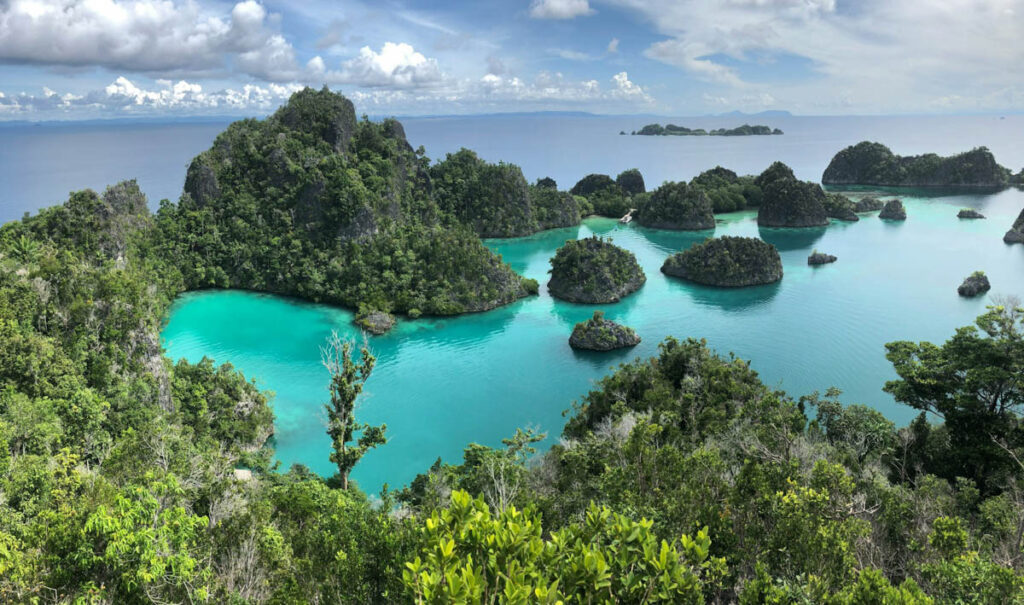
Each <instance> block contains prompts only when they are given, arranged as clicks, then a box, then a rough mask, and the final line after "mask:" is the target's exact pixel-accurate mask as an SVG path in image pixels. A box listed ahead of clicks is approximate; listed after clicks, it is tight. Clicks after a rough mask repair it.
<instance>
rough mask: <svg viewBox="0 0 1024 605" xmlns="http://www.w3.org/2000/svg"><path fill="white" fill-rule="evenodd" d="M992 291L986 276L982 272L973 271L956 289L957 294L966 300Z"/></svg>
mask: <svg viewBox="0 0 1024 605" xmlns="http://www.w3.org/2000/svg"><path fill="white" fill-rule="evenodd" d="M991 289H992V285H991V284H990V283H989V282H988V276H986V275H985V272H984V271H975V272H974V273H972V274H971V275H969V276H967V279H965V280H964V283H962V284H960V287H959V288H957V290H956V291H957V294H959V295H960V296H964V297H967V298H972V297H974V296H978V295H979V294H984V293H985V292H988V291H989V290H991Z"/></svg>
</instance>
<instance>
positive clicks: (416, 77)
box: [310, 42, 444, 88]
mask: <svg viewBox="0 0 1024 605" xmlns="http://www.w3.org/2000/svg"><path fill="white" fill-rule="evenodd" d="M316 59H319V57H316V58H315V59H314V60H313V61H316ZM313 61H311V62H310V63H311V64H312V63H313ZM322 66H323V61H320V62H319V63H318V64H317V65H313V67H314V68H317V67H320V68H322ZM323 79H324V81H325V82H328V83H332V84H334V83H337V84H354V85H356V86H363V87H367V88H421V87H430V86H435V85H437V84H440V83H441V82H442V81H443V80H444V74H443V73H442V71H441V68H440V66H439V65H438V64H437V60H436V59H429V58H427V57H425V56H423V54H421V53H419V52H417V51H416V49H414V48H413V47H412V46H411V45H409V44H406V43H404V42H402V43H397V44H396V43H394V42H385V43H384V46H382V47H381V49H380V52H376V51H374V50H373V49H372V48H370V47H369V46H364V47H363V48H361V49H360V50H359V55H358V56H356V57H354V58H352V59H349V60H348V61H345V62H344V63H342V64H341V70H340V71H330V72H326V73H324V74H323Z"/></svg>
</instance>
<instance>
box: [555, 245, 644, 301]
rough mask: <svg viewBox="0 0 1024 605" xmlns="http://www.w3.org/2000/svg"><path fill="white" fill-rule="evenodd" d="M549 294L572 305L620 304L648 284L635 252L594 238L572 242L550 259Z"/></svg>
mask: <svg viewBox="0 0 1024 605" xmlns="http://www.w3.org/2000/svg"><path fill="white" fill-rule="evenodd" d="M550 273H551V280H550V281H548V292H550V293H551V295H552V296H554V297H555V298H560V299H562V300H567V301H569V302H576V303H586V304H599V303H613V302H618V301H619V300H621V299H622V298H623V297H624V296H627V295H629V294H632V293H633V292H636V291H637V290H639V289H640V286H642V285H644V283H645V282H646V281H647V276H646V275H644V270H643V269H642V268H640V264H639V263H637V261H636V257H635V256H634V255H633V253H632V252H630V251H628V250H626V249H624V248H620V247H618V246H616V245H614V244H612V243H611V241H609V240H607V239H604V238H602V237H598V236H594V237H588V238H585V239H580V240H570V241H567V242H566V243H565V245H563V246H562V247H561V248H559V249H558V251H557V252H555V256H553V257H552V258H551V270H550Z"/></svg>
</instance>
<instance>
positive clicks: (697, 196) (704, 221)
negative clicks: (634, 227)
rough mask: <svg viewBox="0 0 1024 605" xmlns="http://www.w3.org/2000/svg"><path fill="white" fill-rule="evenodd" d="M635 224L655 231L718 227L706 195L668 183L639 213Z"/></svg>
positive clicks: (640, 208)
mask: <svg viewBox="0 0 1024 605" xmlns="http://www.w3.org/2000/svg"><path fill="white" fill-rule="evenodd" d="M635 218H636V222H637V223H638V224H640V225H643V226H645V227H653V228H655V229H676V230H688V231H697V230H702V229H714V228H715V215H714V213H713V209H712V206H711V200H710V199H708V195H707V193H705V192H704V190H703V189H701V188H699V187H690V186H688V185H687V184H686V183H683V182H679V183H673V182H669V183H665V184H663V185H662V186H661V187H658V188H657V189H655V190H654V192H653V193H651V195H650V197H649V198H647V199H645V200H644V203H642V204H640V205H639V207H638V208H637V211H636V217H635Z"/></svg>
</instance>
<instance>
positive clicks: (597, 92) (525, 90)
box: [479, 72, 654, 107]
mask: <svg viewBox="0 0 1024 605" xmlns="http://www.w3.org/2000/svg"><path fill="white" fill-rule="evenodd" d="M610 83H611V86H610V87H609V88H607V89H603V88H602V87H601V84H600V82H598V81H597V80H569V79H567V78H565V76H563V75H562V74H561V73H558V72H554V73H552V72H540V73H539V74H537V77H536V78H534V80H533V81H532V82H526V81H524V80H522V79H520V78H518V77H511V76H506V77H502V76H498V75H495V74H487V75H485V76H484V77H483V78H481V80H480V90H479V92H482V93H483V95H482V96H483V97H484V99H485V100H486V99H490V100H495V99H502V100H507V101H513V102H516V103H522V102H555V103H583V102H585V103H589V104H597V105H600V104H615V105H616V106H617V107H622V106H623V105H622V104H623V103H625V104H626V106H633V107H635V106H637V105H639V106H650V105H651V104H653V103H654V99H653V98H652V97H651V96H650V95H648V94H647V92H646V91H644V90H643V89H642V88H641V87H640V86H638V85H636V84H634V83H633V82H631V81H630V80H629V76H628V75H627V74H626V72H620V73H617V74H615V75H614V76H613V77H612V78H611V80H610Z"/></svg>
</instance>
